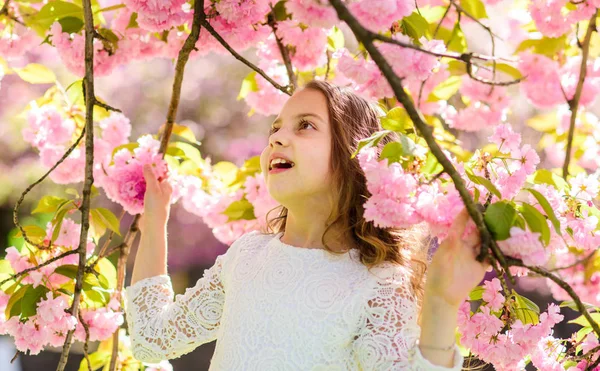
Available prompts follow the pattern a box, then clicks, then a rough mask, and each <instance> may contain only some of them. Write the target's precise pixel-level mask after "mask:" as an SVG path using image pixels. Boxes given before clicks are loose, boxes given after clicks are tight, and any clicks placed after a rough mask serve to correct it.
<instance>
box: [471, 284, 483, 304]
mask: <svg viewBox="0 0 600 371" xmlns="http://www.w3.org/2000/svg"><path fill="white" fill-rule="evenodd" d="M484 292H485V287H483V286H477V287H475V288H474V289H473V290H471V292H470V293H469V300H473V301H475V300H481V299H482V297H483V293H484Z"/></svg>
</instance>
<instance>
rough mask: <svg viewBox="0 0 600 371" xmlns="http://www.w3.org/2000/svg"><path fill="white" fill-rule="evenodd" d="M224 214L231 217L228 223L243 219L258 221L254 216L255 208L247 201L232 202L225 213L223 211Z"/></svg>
mask: <svg viewBox="0 0 600 371" xmlns="http://www.w3.org/2000/svg"><path fill="white" fill-rule="evenodd" d="M223 214H224V215H227V216H228V217H229V220H228V222H231V221H234V220H242V219H244V220H252V219H256V216H254V206H252V204H251V203H250V201H248V200H246V199H242V200H239V201H234V202H232V203H231V204H230V205H229V206H227V208H226V209H225V211H223Z"/></svg>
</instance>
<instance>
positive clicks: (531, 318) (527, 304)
mask: <svg viewBox="0 0 600 371" xmlns="http://www.w3.org/2000/svg"><path fill="white" fill-rule="evenodd" d="M513 296H514V298H515V314H516V316H517V318H518V319H520V320H521V322H523V324H528V323H531V324H534V325H535V324H537V323H538V322H539V314H540V308H539V307H538V306H537V304H535V303H534V302H533V301H531V300H529V299H528V298H526V297H524V296H521V295H519V294H517V293H516V292H515V291H514V290H513Z"/></svg>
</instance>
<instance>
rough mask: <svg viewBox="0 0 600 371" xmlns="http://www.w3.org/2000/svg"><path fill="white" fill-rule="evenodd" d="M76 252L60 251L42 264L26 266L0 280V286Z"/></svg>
mask: <svg viewBox="0 0 600 371" xmlns="http://www.w3.org/2000/svg"><path fill="white" fill-rule="evenodd" d="M77 253H78V251H77V250H69V251H65V252H64V253H62V254H60V255H57V256H55V257H54V258H52V259H48V260H47V261H45V262H43V263H42V264H38V265H36V266H35V267H31V268H27V269H24V270H22V271H20V272H19V273H15V274H13V275H11V276H10V277H8V278H7V279H5V280H3V281H2V282H0V286H2V285H4V284H5V283H7V282H8V281H10V280H14V279H15V278H19V277H21V276H23V275H25V274H27V273H29V272H32V271H35V270H38V269H40V268H42V267H45V266H47V265H50V264H52V263H54V262H55V261H57V260H60V259H62V258H64V257H67V256H69V255H73V254H77Z"/></svg>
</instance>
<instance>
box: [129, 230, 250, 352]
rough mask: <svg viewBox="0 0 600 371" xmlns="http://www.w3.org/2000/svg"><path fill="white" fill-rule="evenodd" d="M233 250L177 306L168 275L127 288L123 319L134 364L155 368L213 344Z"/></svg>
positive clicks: (178, 297) (177, 297)
mask: <svg viewBox="0 0 600 371" xmlns="http://www.w3.org/2000/svg"><path fill="white" fill-rule="evenodd" d="M238 241H239V240H238ZM236 242H237V241H236ZM234 245H235V243H234V244H233V245H232V246H231V247H230V248H229V250H228V251H227V252H226V253H225V254H223V255H220V256H218V257H217V259H216V262H215V264H214V265H213V266H212V267H211V268H209V269H207V270H205V271H204V275H203V276H202V278H201V279H199V280H198V282H197V283H196V285H195V286H194V287H193V288H188V289H187V290H186V292H185V294H183V295H177V296H176V297H175V301H173V288H172V286H171V280H170V278H169V276H168V275H158V276H154V277H149V278H144V279H142V280H140V281H138V282H136V283H135V284H134V285H132V286H130V287H127V288H126V291H125V313H126V316H127V323H128V325H129V334H130V336H131V345H132V349H133V355H134V357H135V358H136V359H138V360H140V361H145V362H149V363H158V362H160V361H161V360H163V359H172V358H177V357H180V356H181V355H183V354H186V353H189V352H191V351H192V350H194V349H195V348H196V347H198V346H199V345H201V344H204V343H207V342H210V341H213V340H215V339H216V333H217V331H218V329H219V325H220V321H221V314H222V311H223V303H224V300H225V288H224V286H223V281H222V274H223V268H224V266H225V265H226V263H227V261H228V259H229V258H230V256H231V255H232V249H233V248H234Z"/></svg>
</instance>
